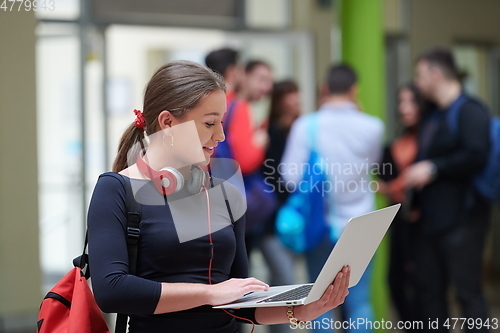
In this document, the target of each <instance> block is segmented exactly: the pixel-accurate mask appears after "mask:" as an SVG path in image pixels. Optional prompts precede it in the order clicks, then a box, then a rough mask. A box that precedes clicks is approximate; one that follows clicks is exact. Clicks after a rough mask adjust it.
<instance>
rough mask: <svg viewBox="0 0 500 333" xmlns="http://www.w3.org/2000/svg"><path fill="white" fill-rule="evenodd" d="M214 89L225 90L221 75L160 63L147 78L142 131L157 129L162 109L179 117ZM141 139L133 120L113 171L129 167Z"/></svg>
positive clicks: (176, 63) (189, 65)
mask: <svg viewBox="0 0 500 333" xmlns="http://www.w3.org/2000/svg"><path fill="white" fill-rule="evenodd" d="M217 90H223V91H225V85H224V81H223V79H222V77H221V76H220V75H219V74H217V73H215V72H214V71H212V70H210V69H208V68H206V67H203V66H202V65H199V64H197V63H194V62H191V61H186V60H178V61H172V62H169V63H168V64H165V65H163V66H161V67H160V68H159V69H158V70H157V71H156V73H155V74H154V75H153V77H152V78H151V80H149V82H148V84H147V86H146V91H145V92H144V105H143V115H144V119H145V121H146V129H145V132H146V133H147V134H148V135H151V134H153V133H155V132H157V131H158V130H159V125H158V122H157V119H158V116H159V114H160V113H161V112H162V111H164V110H167V111H169V112H170V113H171V114H172V115H173V116H174V117H176V118H180V119H181V118H183V117H184V116H185V115H186V113H187V112H188V111H189V110H190V109H193V108H195V107H196V106H197V105H198V104H199V102H200V100H201V99H202V98H203V97H205V96H207V95H208V94H210V93H211V92H213V91H217ZM143 141H144V132H143V131H141V130H140V129H138V128H137V127H135V126H134V122H132V124H131V125H130V126H129V127H128V128H127V129H126V130H125V132H124V133H123V135H122V137H121V139H120V143H119V145H118V154H117V156H116V158H115V161H114V163H113V172H119V171H121V170H123V169H125V168H127V167H128V163H127V156H128V154H129V151H130V150H131V149H132V148H133V147H134V145H135V144H136V143H140V144H141V147H142V146H143ZM135 153H137V152H135ZM134 156H135V155H134Z"/></svg>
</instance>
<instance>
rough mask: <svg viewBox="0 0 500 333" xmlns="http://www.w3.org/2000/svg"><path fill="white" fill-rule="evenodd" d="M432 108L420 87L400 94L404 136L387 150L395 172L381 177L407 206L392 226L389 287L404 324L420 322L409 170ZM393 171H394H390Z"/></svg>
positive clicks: (385, 189)
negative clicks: (422, 125)
mask: <svg viewBox="0 0 500 333" xmlns="http://www.w3.org/2000/svg"><path fill="white" fill-rule="evenodd" d="M429 107H430V106H429V105H428V103H427V102H426V101H425V100H424V98H423V97H422V94H421V93H420V91H419V90H418V88H417V87H416V86H415V85H414V84H412V83H410V84H407V85H404V86H403V87H402V88H401V89H400V90H399V93H398V117H399V122H400V124H401V126H402V128H403V133H402V135H400V136H399V137H398V138H397V139H396V140H395V141H394V142H393V143H392V144H391V145H389V146H388V147H386V148H385V150H384V157H383V164H382V165H391V166H392V167H391V170H385V171H387V173H384V174H382V175H381V177H380V178H381V181H380V182H379V184H380V192H381V193H383V194H385V195H386V196H387V197H388V199H389V200H390V202H391V203H403V207H406V209H404V210H402V211H401V212H399V213H398V215H397V216H396V218H395V220H394V222H393V223H392V226H391V251H390V265H389V287H390V290H391V295H392V299H393V301H394V305H395V308H396V310H397V312H398V314H399V317H400V319H401V320H403V321H413V320H417V319H420V318H419V315H418V304H417V297H418V295H417V292H416V286H415V277H414V273H415V258H414V247H415V231H416V229H415V227H416V222H417V220H418V214H419V212H418V210H417V209H415V208H414V206H415V205H414V204H413V202H412V201H413V200H412V195H411V194H412V192H411V191H410V190H409V189H408V188H409V186H408V183H407V181H406V177H405V176H406V175H405V171H406V170H407V168H408V167H409V166H411V165H412V164H413V163H414V162H415V159H416V157H417V151H418V146H417V132H418V125H419V123H420V119H421V118H422V116H423V115H424V114H425V112H427V109H428V108H429ZM389 171H390V172H389Z"/></svg>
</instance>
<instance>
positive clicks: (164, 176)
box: [136, 150, 209, 195]
mask: <svg viewBox="0 0 500 333" xmlns="http://www.w3.org/2000/svg"><path fill="white" fill-rule="evenodd" d="M145 153H146V151H145V150H142V151H141V152H140V153H139V156H137V162H136V163H137V168H138V169H139V171H140V172H142V173H143V174H144V175H145V176H147V177H148V178H149V179H151V180H152V181H153V183H154V184H155V186H156V189H157V190H158V192H160V193H161V194H163V195H169V194H173V193H176V192H179V191H180V190H181V189H182V188H183V187H184V185H185V186H186V189H187V191H188V192H189V194H197V193H201V191H202V190H203V189H206V188H207V187H208V184H207V182H208V180H209V177H208V176H207V173H206V172H205V171H203V170H201V168H200V167H199V166H196V165H193V166H192V167H191V177H189V179H188V180H187V182H186V181H185V180H184V176H183V175H182V173H180V172H179V170H177V169H175V168H172V167H165V168H163V169H161V170H155V169H153V168H151V167H150V166H149V165H148V164H147V163H146V161H145V160H144V154H145Z"/></svg>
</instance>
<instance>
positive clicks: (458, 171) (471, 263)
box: [406, 48, 490, 332]
mask: <svg viewBox="0 0 500 333" xmlns="http://www.w3.org/2000/svg"><path fill="white" fill-rule="evenodd" d="M460 81H461V80H460V74H459V73H458V70H457V67H456V65H455V61H454V58H453V55H452V54H451V52H450V51H449V50H446V49H441V48H434V49H430V50H428V51H426V52H425V53H423V54H422V55H421V56H420V57H419V58H418V61H417V77H416V84H417V86H418V87H419V88H420V90H421V91H422V93H423V94H424V95H425V96H426V97H427V98H429V99H430V100H431V101H433V102H435V103H436V104H437V110H435V111H433V112H431V113H430V114H429V115H428V116H427V117H425V118H424V119H423V122H422V124H421V127H420V130H419V137H418V146H419V149H418V154H417V162H416V163H415V164H414V165H412V166H411V167H410V168H409V169H408V170H407V172H406V177H407V182H408V185H409V186H411V187H413V188H415V189H417V190H418V193H417V201H418V205H419V207H420V215H421V216H420V221H419V227H418V231H417V236H416V237H417V241H416V249H415V250H416V253H415V260H416V265H417V273H416V281H417V286H418V290H419V298H420V299H421V302H422V303H421V309H420V310H421V311H422V316H423V318H430V319H429V321H430V322H432V323H436V320H437V325H435V326H437V327H436V328H437V329H433V328H434V327H432V328H431V327H429V326H428V325H424V326H425V329H428V330H429V331H430V330H432V332H447V331H448V328H449V327H450V326H448V327H447V324H449V325H451V327H453V322H451V323H450V319H448V318H449V313H448V304H447V295H448V289H449V286H450V285H451V286H453V289H454V291H455V293H456V296H457V299H458V302H459V304H460V306H461V310H462V315H461V317H465V318H473V319H474V320H476V319H477V322H479V321H482V322H483V323H484V322H485V321H486V319H487V318H488V310H487V304H486V301H485V299H484V297H483V292H482V290H481V271H482V270H481V268H482V254H483V249H484V244H485V236H486V232H487V226H488V221H489V216H490V205H489V203H488V202H487V201H486V200H485V199H484V198H482V197H481V196H480V195H479V194H478V193H477V192H476V191H475V189H474V186H473V182H472V180H473V177H474V176H475V175H476V174H477V173H478V172H480V171H481V169H482V168H483V167H484V166H485V163H486V161H487V157H488V152H489V123H490V116H489V113H488V111H487V110H486V108H485V107H484V106H483V105H482V104H481V103H480V102H478V101H477V100H475V99H473V98H470V97H468V96H467V95H465V94H464V93H463V91H462V85H461V82H460ZM459 98H467V102H465V104H463V105H462V106H461V107H460V108H459V113H458V128H457V130H456V133H455V131H454V130H453V129H452V128H450V127H451V126H450V122H449V120H448V116H449V113H450V109H452V108H453V105H454V103H457V101H458V99H459ZM447 320H448V322H447ZM470 320H472V319H470ZM466 326H467V325H466ZM472 326H473V329H472V330H474V331H476V330H477V331H487V328H486V327H484V326H483V325H477V326H476V325H472ZM466 329H467V332H468V331H470V330H471V327H469V326H467V327H466Z"/></svg>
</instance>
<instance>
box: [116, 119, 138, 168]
mask: <svg viewBox="0 0 500 333" xmlns="http://www.w3.org/2000/svg"><path fill="white" fill-rule="evenodd" d="M137 143H139V144H140V147H141V148H144V146H143V145H144V130H141V129H139V128H137V126H136V124H135V123H132V124H130V126H129V127H128V128H127V129H126V130H125V132H124V133H123V135H122V137H121V139H120V143H119V145H118V154H117V155H116V158H115V161H114V163H113V172H120V171H122V170H123V169H126V168H128V167H129V166H130V165H129V161H128V156H137V154H138V153H139V152H138V149H139V148H138V147H139V146H138V145H137ZM134 146H135V147H134ZM134 148H135V149H134ZM131 154H133V155H131ZM133 163H135V160H134V161H133V162H132V164H133Z"/></svg>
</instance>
